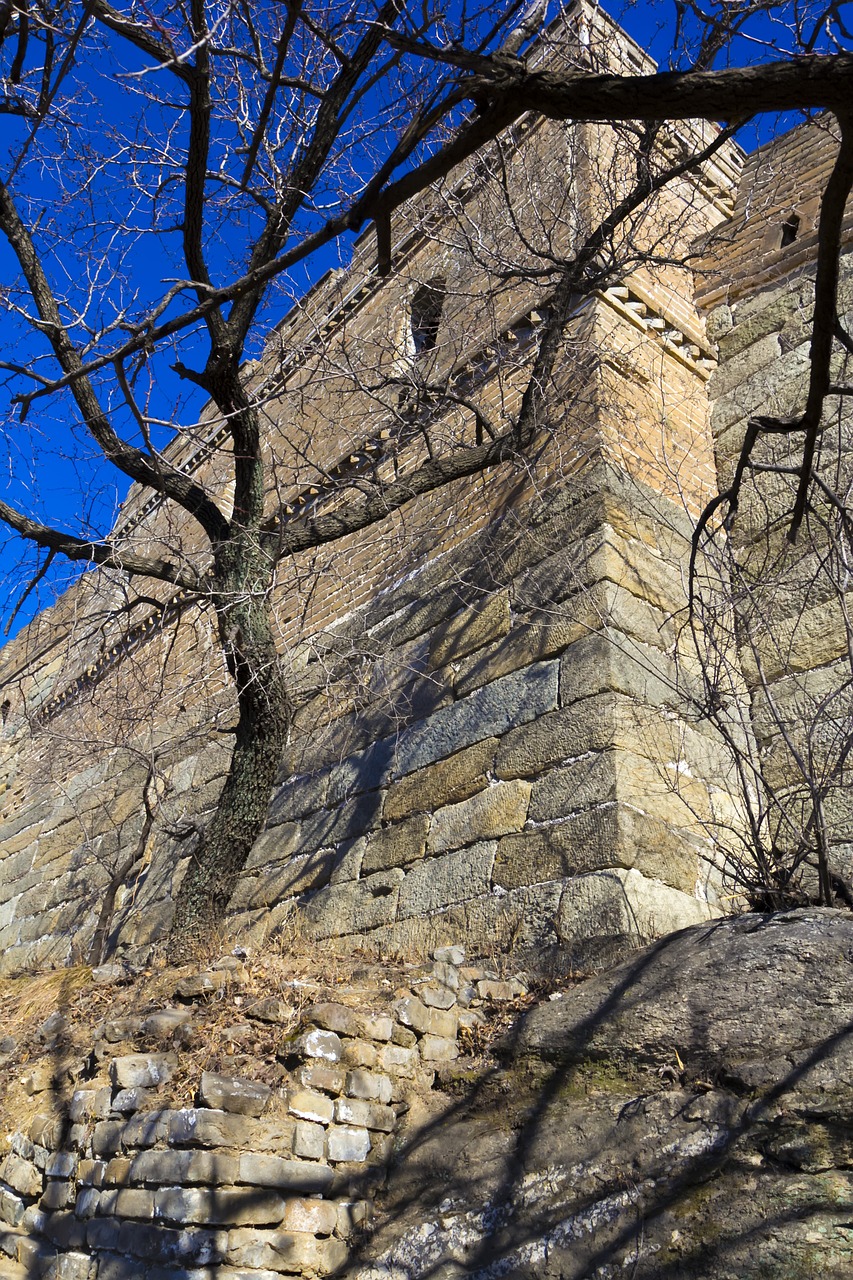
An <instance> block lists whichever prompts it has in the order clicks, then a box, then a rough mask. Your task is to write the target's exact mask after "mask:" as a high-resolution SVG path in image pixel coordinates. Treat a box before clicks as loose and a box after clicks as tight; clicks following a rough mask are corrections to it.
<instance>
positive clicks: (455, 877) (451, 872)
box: [397, 840, 496, 920]
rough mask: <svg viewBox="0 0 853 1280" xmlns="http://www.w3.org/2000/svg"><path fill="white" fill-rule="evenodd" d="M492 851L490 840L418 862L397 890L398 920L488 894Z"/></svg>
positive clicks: (423, 914)
mask: <svg viewBox="0 0 853 1280" xmlns="http://www.w3.org/2000/svg"><path fill="white" fill-rule="evenodd" d="M495 849H496V845H495V842H494V841H491V840H489V841H483V842H482V843H481V844H475V845H472V846H471V847H470V848H468V849H460V850H458V851H457V852H455V853H448V854H444V856H442V857H438V858H427V859H425V860H424V861H423V862H422V863H419V864H418V865H417V866H416V867H414V868H413V869H412V870H411V871H410V872H409V873H408V875H407V876H406V879H405V880H404V881H403V884H402V885H401V887H400V896H399V901H398V904H397V916H398V918H399V919H401V920H402V919H405V918H406V917H407V916H427V915H429V914H430V913H432V912H434V911H440V910H441V909H442V907H446V906H448V905H450V904H451V903H454V902H464V901H465V900H466V899H467V898H474V897H477V896H478V895H479V894H483V893H489V892H490V889H491V874H492V865H493V863H494V860H495Z"/></svg>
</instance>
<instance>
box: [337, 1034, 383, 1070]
mask: <svg viewBox="0 0 853 1280" xmlns="http://www.w3.org/2000/svg"><path fill="white" fill-rule="evenodd" d="M378 1057H379V1050H378V1048H377V1046H376V1045H375V1044H371V1043H370V1042H369V1041H368V1040H345V1041H344V1050H343V1055H342V1061H343V1062H344V1063H345V1064H346V1066H348V1067H367V1068H368V1070H369V1069H370V1068H371V1067H375V1066H376V1063H377V1061H378Z"/></svg>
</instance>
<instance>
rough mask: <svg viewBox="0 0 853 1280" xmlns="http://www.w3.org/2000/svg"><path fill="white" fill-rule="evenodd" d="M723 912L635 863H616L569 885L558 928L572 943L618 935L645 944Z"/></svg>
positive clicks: (561, 936)
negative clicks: (623, 865)
mask: <svg viewBox="0 0 853 1280" xmlns="http://www.w3.org/2000/svg"><path fill="white" fill-rule="evenodd" d="M718 914H719V913H718V912H717V911H716V910H715V909H714V908H713V907H711V906H710V905H709V904H708V903H707V902H700V901H699V900H698V899H697V898H694V897H691V896H690V895H689V894H686V893H682V892H680V891H679V890H677V889H673V888H671V887H670V886H669V885H667V884H663V883H662V882H661V881H659V880H651V879H649V878H648V877H646V876H644V875H641V873H640V872H639V871H637V870H635V869H632V870H629V871H626V870H624V869H623V868H621V867H611V868H608V869H607V870H605V871H599V872H595V873H593V874H591V875H586V876H579V877H578V878H577V879H576V880H572V881H570V882H569V883H568V884H567V885H566V887H565V890H564V892H563V897H562V900H561V902H560V911H559V915H558V917H557V928H558V931H559V934H560V938H561V940H562V941H563V942H564V943H565V944H566V945H572V944H575V943H578V942H584V941H589V940H593V939H602V938H614V937H624V938H626V939H630V940H631V941H632V942H634V943H636V944H637V945H640V944H641V943H642V942H645V941H648V940H650V939H652V938H658V937H661V936H663V935H664V934H667V933H671V932H673V931H674V930H676V929H684V928H687V927H688V926H689V925H692V924H698V923H700V922H701V921H704V920H711V919H713V918H714V917H715V916H716V915H718Z"/></svg>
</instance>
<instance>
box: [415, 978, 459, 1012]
mask: <svg viewBox="0 0 853 1280" xmlns="http://www.w3.org/2000/svg"><path fill="white" fill-rule="evenodd" d="M418 995H419V996H420V998H421V1000H423V1002H424V1004H426V1005H429V1006H430V1007H431V1008H433V1009H452V1008H453V1006H454V1005H455V1004H456V990H455V988H453V987H446V986H445V985H444V983H442V982H423V983H421V984H420V985H419V987H418Z"/></svg>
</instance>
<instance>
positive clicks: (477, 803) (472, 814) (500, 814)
mask: <svg viewBox="0 0 853 1280" xmlns="http://www.w3.org/2000/svg"><path fill="white" fill-rule="evenodd" d="M529 801H530V784H529V783H528V782H522V781H518V780H516V781H514V782H498V783H495V784H494V785H493V786H489V787H486V789H485V790H484V791H480V792H478V793H477V795H474V796H471V797H470V799H468V800H462V801H461V802H460V803H459V804H453V805H448V806H446V807H445V808H443V809H439V810H438V811H437V812H436V813H435V814H434V815H433V819H432V823H431V825H430V830H429V841H428V847H429V849H430V851H431V852H433V853H441V852H444V851H445V850H447V849H458V848H460V847H461V846H463V845H469V844H473V843H474V842H475V841H477V840H486V839H488V838H489V837H491V836H502V835H507V834H509V832H511V831H520V830H521V828H522V827H523V826H524V823H525V820H526V818H527V807H528V803H529Z"/></svg>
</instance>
